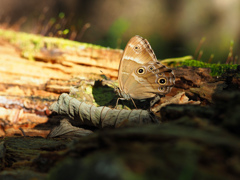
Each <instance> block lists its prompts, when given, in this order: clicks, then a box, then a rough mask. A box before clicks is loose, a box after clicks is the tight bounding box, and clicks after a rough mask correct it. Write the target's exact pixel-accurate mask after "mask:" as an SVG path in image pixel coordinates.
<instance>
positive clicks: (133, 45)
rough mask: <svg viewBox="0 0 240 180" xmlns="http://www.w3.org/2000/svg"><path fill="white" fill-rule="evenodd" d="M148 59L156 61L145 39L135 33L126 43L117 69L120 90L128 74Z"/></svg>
mask: <svg viewBox="0 0 240 180" xmlns="http://www.w3.org/2000/svg"><path fill="white" fill-rule="evenodd" d="M148 61H156V62H157V58H156V56H155V54H154V52H153V50H152V48H151V46H150V44H149V43H148V41H147V40H146V39H143V38H142V37H140V36H138V35H136V36H134V37H132V38H131V39H130V40H129V42H128V43H127V45H126V47H125V49H124V52H123V56H122V58H121V60H120V64H119V69H118V82H119V88H120V90H121V91H124V86H125V83H126V81H127V80H128V78H129V75H130V74H131V73H132V72H133V71H134V70H135V69H136V68H137V67H139V66H141V65H142V64H145V63H147V62H148Z"/></svg>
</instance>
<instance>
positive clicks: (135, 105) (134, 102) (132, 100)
mask: <svg viewBox="0 0 240 180" xmlns="http://www.w3.org/2000/svg"><path fill="white" fill-rule="evenodd" d="M131 100H132V102H133V105H134V106H135V108H136V109H137V106H136V104H135V102H134V100H133V99H132V98H131Z"/></svg>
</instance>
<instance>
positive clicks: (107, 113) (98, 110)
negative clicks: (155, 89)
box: [50, 93, 158, 128]
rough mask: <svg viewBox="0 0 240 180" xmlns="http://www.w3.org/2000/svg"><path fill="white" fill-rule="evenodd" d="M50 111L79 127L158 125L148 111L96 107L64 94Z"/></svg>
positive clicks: (154, 117) (156, 120)
mask: <svg viewBox="0 0 240 180" xmlns="http://www.w3.org/2000/svg"><path fill="white" fill-rule="evenodd" d="M50 110H52V111H54V112H57V113H58V114H60V115H68V116H69V117H70V118H72V119H74V120H76V121H77V122H78V123H79V125H87V126H92V127H97V128H106V127H110V128H117V127H122V126H126V125H133V124H135V125H136V124H147V123H158V119H157V118H156V116H155V115H154V114H153V113H152V112H150V111H147V110H141V109H134V110H125V109H121V110H118V109H111V108H108V107H106V106H100V107H96V106H94V105H89V104H86V103H84V102H81V101H78V100H77V99H75V98H73V97H70V96H69V95H68V94H66V93H63V94H61V95H60V96H59V99H58V101H57V102H55V103H53V104H52V105H51V106H50Z"/></svg>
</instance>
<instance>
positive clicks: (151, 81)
mask: <svg viewBox="0 0 240 180" xmlns="http://www.w3.org/2000/svg"><path fill="white" fill-rule="evenodd" d="M174 84H175V77H174V74H173V72H172V70H171V69H169V68H167V67H166V66H164V65H162V64H161V63H160V62H155V61H150V62H148V63H145V64H143V65H142V66H140V67H138V68H136V69H135V70H133V71H132V72H131V74H130V76H129V78H128V79H127V81H126V82H125V84H124V87H125V89H124V92H125V93H126V94H129V95H130V97H132V98H133V99H146V98H151V97H154V96H156V94H160V95H165V94H167V93H169V92H170V91H171V89H172V87H173V85H174Z"/></svg>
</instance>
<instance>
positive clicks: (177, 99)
mask: <svg viewBox="0 0 240 180" xmlns="http://www.w3.org/2000/svg"><path fill="white" fill-rule="evenodd" d="M200 103H201V102H200V101H192V100H190V101H189V98H188V97H187V96H186V94H185V92H180V93H178V94H177V95H175V96H174V97H171V98H169V99H168V100H167V101H165V102H164V103H162V104H160V105H158V106H155V107H153V108H151V111H152V112H153V113H157V112H159V111H160V109H161V108H162V107H164V106H167V105H169V104H200Z"/></svg>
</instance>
